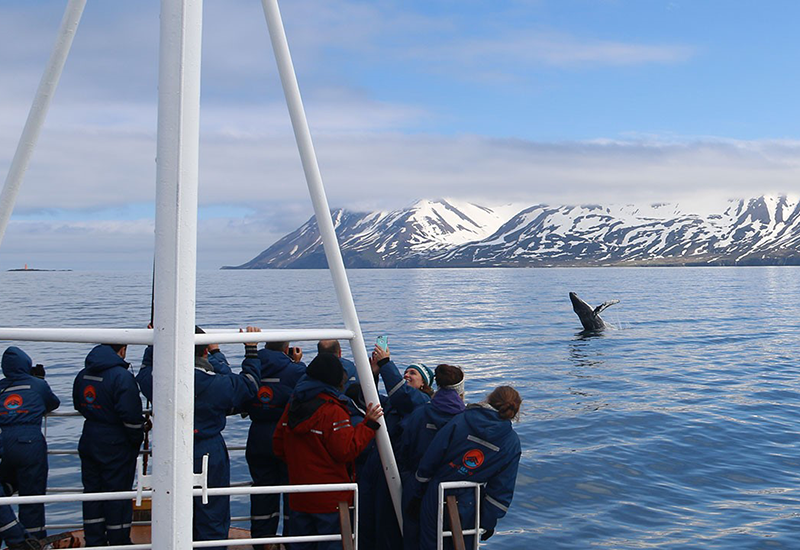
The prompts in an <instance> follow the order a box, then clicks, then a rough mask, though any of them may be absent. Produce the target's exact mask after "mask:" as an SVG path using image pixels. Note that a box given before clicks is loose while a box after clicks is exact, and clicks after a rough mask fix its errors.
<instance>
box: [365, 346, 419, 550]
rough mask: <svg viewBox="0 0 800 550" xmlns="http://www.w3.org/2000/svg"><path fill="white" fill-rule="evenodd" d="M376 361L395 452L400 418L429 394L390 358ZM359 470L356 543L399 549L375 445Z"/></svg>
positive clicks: (397, 530)
mask: <svg viewBox="0 0 800 550" xmlns="http://www.w3.org/2000/svg"><path fill="white" fill-rule="evenodd" d="M378 365H379V366H380V376H381V378H383V384H384V386H385V387H386V390H387V392H388V394H389V397H388V404H387V405H385V406H384V419H385V420H386V428H387V430H388V433H389V438H390V439H391V441H392V448H393V449H394V450H395V456H396V455H397V449H398V447H399V444H400V438H401V436H402V426H401V424H402V421H403V419H404V418H405V417H406V416H407V415H409V414H411V413H412V412H414V410H416V409H417V408H419V407H422V406H424V405H425V404H426V403H428V402H429V401H430V400H431V398H430V396H428V395H427V394H426V393H423V392H421V391H420V390H418V389H416V388H413V387H411V386H409V385H408V384H407V383H406V381H405V380H404V379H403V374H402V373H401V372H400V370H399V369H398V368H397V365H395V364H394V362H392V361H390V360H388V359H383V360H381V361H380V362H379V363H378ZM361 471H362V474H363V475H362V478H361V479H360V480H357V481H358V493H359V503H360V506H361V513H362V514H363V515H362V516H361V517H360V518H359V529H360V531H359V541H360V542H359V544H363V545H364V548H373V549H376V550H399V549H400V548H402V547H403V538H402V536H401V533H400V527H399V526H398V524H397V516H396V514H395V510H394V506H393V505H392V499H391V494H390V493H389V487H388V485H386V477H385V476H384V473H383V466H382V465H381V459H380V455H379V454H378V449H377V447H376V448H375V449H374V450H373V451H372V452H371V454H370V456H369V457H368V458H367V461H366V464H365V465H364V467H363V468H362V470H361Z"/></svg>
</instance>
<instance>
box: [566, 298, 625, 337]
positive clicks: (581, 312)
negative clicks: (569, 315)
mask: <svg viewBox="0 0 800 550" xmlns="http://www.w3.org/2000/svg"><path fill="white" fill-rule="evenodd" d="M569 299H570V301H571V302H572V310H573V311H574V312H575V314H576V315H577V316H578V319H580V320H581V324H582V325H583V330H587V331H597V330H602V329H604V328H605V326H606V324H605V323H604V322H603V319H601V318H600V315H599V313H600V312H601V311H603V310H604V309H606V308H607V307H609V306H613V305H614V304H618V303H619V300H608V301H607V302H603V303H602V304H600V305H599V306H597V307H596V308H593V307H592V306H590V305H589V304H587V303H586V302H584V301H583V300H581V299H580V298H578V295H577V294H575V293H574V292H570V293H569Z"/></svg>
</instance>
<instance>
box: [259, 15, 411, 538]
mask: <svg viewBox="0 0 800 550" xmlns="http://www.w3.org/2000/svg"><path fill="white" fill-rule="evenodd" d="M262 4H263V5H264V15H265V16H266V18H267V25H268V27H269V36H270V40H271V41H272V49H273V51H274V53H275V60H276V61H277V63H278V72H279V73H280V76H281V83H282V84H283V93H284V95H285V96H286V104H287V106H288V107H289V116H290V117H291V119H292V128H293V129H294V136H295V140H296V141H297V148H298V149H299V151H300V158H301V160H302V163H303V172H305V176H306V183H307V184H308V192H309V194H310V195H311V202H312V204H313V205H314V215H315V216H316V218H317V227H319V232H320V235H321V236H322V244H323V247H324V249H325V257H326V259H327V260H328V269H330V272H331V276H332V277H333V285H334V288H335V289H336V298H337V299H338V300H339V308H340V309H341V311H342V316H343V317H344V324H345V327H346V328H347V329H348V330H351V331H353V338H352V339H351V340H350V348H351V350H352V352H353V359H355V364H356V370H357V371H358V379H359V380H360V381H361V388H362V390H363V391H364V399H365V400H366V402H367V403H376V404H377V403H379V402H380V401H379V400H378V389H377V388H376V386H375V384H374V382H373V377H372V369H371V368H370V366H369V358H368V357H367V350H366V345H365V343H364V336H363V334H361V325H360V324H359V322H358V314H357V313H356V306H355V303H354V302H353V295H352V293H351V292H350V284H349V283H348V281H347V273H346V271H345V269H344V261H343V260H342V252H341V250H340V249H339V244H338V241H337V240H336V232H335V231H334V227H333V220H332V219H331V211H330V207H329V206H328V198H327V197H326V195H325V188H324V186H323V185H322V174H321V173H320V170H319V164H318V163H317V155H316V153H315V151H314V143H313V141H312V140H311V131H310V130H309V128H308V121H307V120H306V113H305V109H304V108H303V99H302V97H301V96H300V86H299V85H298V83H297V75H296V74H295V72H294V66H293V64H292V56H291V54H290V52H289V44H288V41H287V40H286V31H285V30H284V28H283V21H282V20H281V14H280V10H279V9H278V0H262ZM381 425H382V426H383V428H382V429H380V430H378V433H377V443H378V452H379V453H380V456H381V463H382V464H383V470H384V474H385V475H386V483H387V484H388V486H389V492H390V494H391V496H392V503H393V504H394V509H395V514H396V515H397V523H398V524H399V525H400V530H401V531H402V529H403V516H402V511H401V493H402V485H401V481H400V473H399V471H398V469H397V463H396V462H395V459H394V453H393V452H392V444H391V442H390V441H389V433H388V431H387V429H386V426H385V423H384V422H383V419H381Z"/></svg>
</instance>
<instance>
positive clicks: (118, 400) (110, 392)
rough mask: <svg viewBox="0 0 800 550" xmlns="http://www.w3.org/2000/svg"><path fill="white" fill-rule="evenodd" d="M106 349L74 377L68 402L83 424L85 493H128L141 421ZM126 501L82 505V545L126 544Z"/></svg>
mask: <svg viewBox="0 0 800 550" xmlns="http://www.w3.org/2000/svg"><path fill="white" fill-rule="evenodd" d="M129 366H130V365H128V363H126V362H125V360H124V359H122V358H121V357H120V356H119V355H117V352H115V351H114V349H113V348H112V347H111V346H108V345H104V344H103V345H99V346H96V347H95V348H94V349H93V350H92V351H90V352H89V355H87V356H86V367H85V368H84V369H83V370H81V371H80V372H79V373H78V376H76V377H75V382H74V383H73V385H72V403H73V405H74V407H75V410H77V411H78V412H79V413H81V414H82V415H83V417H84V418H85V419H86V420H85V422H84V423H83V433H82V434H81V439H80V442H79V443H78V454H79V455H80V457H81V479H82V480H83V490H84V492H86V493H99V492H106V491H130V490H131V488H132V486H133V479H134V476H135V473H136V458H137V456H138V455H139V447H140V446H141V445H142V439H143V438H144V431H143V428H144V416H143V415H142V400H141V398H140V397H139V388H138V386H137V385H136V380H134V378H133V374H131V372H130V371H129V370H128V367H129ZM132 515H133V505H132V503H131V501H130V499H128V500H109V501H105V502H84V503H83V529H84V533H85V536H86V544H87V546H105V545H107V544H111V545H115V544H130V543H131V537H130V531H131V518H132Z"/></svg>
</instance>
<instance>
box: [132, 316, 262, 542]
mask: <svg viewBox="0 0 800 550" xmlns="http://www.w3.org/2000/svg"><path fill="white" fill-rule="evenodd" d="M195 332H196V333H198V334H204V332H203V330H202V329H201V328H199V327H197V328H196V329H195ZM247 332H260V329H258V328H257V327H247ZM152 353H153V352H152V350H149V353H148V350H145V357H144V358H143V359H142V368H141V369H140V370H139V374H137V375H136V381H137V382H138V383H139V387H140V388H141V390H142V394H143V395H144V396H145V397H146V398H147V399H148V400H150V401H152V400H153V363H152ZM214 355H221V352H217V353H215V354H214ZM148 356H149V358H150V359H149V360H148ZM214 363H215V365H217V366H218V368H220V366H221V365H227V361H226V360H224V357H217V358H215V362H214ZM221 368H222V370H220V371H215V369H214V366H212V364H211V362H210V361H209V359H208V346H205V345H200V346H195V358H194V471H195V473H200V472H201V471H202V468H203V456H204V455H208V472H207V476H208V487H229V486H230V481H231V464H230V457H229V456H228V448H227V447H226V446H225V439H224V438H223V437H222V430H223V429H225V424H226V421H227V416H228V414H231V413H233V412H234V411H235V410H237V409H240V408H241V407H242V405H243V404H244V403H245V402H246V401H248V400H250V399H252V398H253V397H254V396H255V395H256V391H257V390H258V377H259V361H258V351H257V349H256V344H245V358H244V361H243V362H242V370H241V372H240V373H238V374H233V373H230V374H225V371H224V366H222V367H221ZM154 420H155V422H158V418H155V419H154ZM230 525H231V510H230V497H229V496H216V497H208V504H203V503H202V500H201V497H195V498H194V523H193V538H194V540H224V539H227V538H228V531H229V530H230ZM218 548H220V549H222V548H223V547H218Z"/></svg>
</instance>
